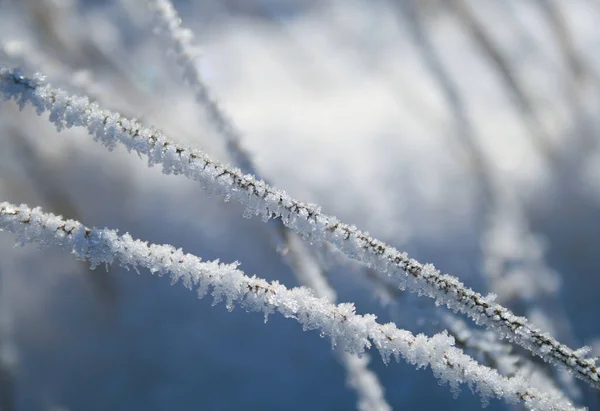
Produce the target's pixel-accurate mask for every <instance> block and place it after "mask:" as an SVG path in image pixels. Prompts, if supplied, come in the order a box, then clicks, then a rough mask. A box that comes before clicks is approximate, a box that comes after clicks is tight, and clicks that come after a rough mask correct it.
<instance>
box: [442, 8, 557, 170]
mask: <svg viewBox="0 0 600 411" xmlns="http://www.w3.org/2000/svg"><path fill="white" fill-rule="evenodd" d="M448 5H449V6H450V7H451V9H452V10H453V11H454V12H455V15H456V17H457V18H458V20H459V22H460V23H461V25H462V26H463V27H465V28H466V29H467V30H468V32H469V33H470V34H471V37H472V38H473V40H474V41H475V43H476V44H477V46H478V47H479V49H480V50H481V52H482V53H483V54H484V55H485V56H486V57H487V58H488V60H489V61H490V62H491V63H492V67H493V68H494V69H495V70H496V72H497V73H498V75H499V76H500V78H501V80H502V82H503V83H504V85H505V86H506V88H507V90H508V91H509V92H510V96H511V97H512V100H513V102H514V104H515V105H516V106H517V113H518V114H519V115H520V116H521V119H522V120H523V123H524V124H525V125H526V127H527V128H528V130H529V136H530V137H531V140H532V143H533V144H534V145H535V147H536V148H537V149H538V150H539V152H540V153H541V154H542V156H543V157H544V158H545V159H546V160H547V161H549V162H550V164H553V163H554V162H555V160H556V152H555V150H554V148H553V147H551V145H550V144H551V143H550V138H549V133H548V132H547V131H546V130H545V129H544V127H543V125H542V124H541V122H540V121H539V119H538V116H537V113H536V110H535V104H534V102H533V101H532V100H531V98H530V96H529V95H528V93H527V92H526V91H525V88H524V87H523V85H522V84H521V82H520V81H519V80H518V79H517V77H516V76H515V75H514V74H513V72H512V69H511V67H510V63H509V62H508V60H507V59H506V57H505V56H504V55H503V54H502V52H501V51H500V49H499V48H498V46H497V45H496V44H495V43H494V41H493V40H492V38H491V37H490V35H489V34H488V32H487V30H486V29H485V28H484V27H483V25H482V24H481V23H480V21H479V20H478V19H477V17H476V16H475V14H474V13H473V12H472V10H471V8H470V6H469V5H468V4H467V2H466V1H465V0H450V1H449V2H448Z"/></svg>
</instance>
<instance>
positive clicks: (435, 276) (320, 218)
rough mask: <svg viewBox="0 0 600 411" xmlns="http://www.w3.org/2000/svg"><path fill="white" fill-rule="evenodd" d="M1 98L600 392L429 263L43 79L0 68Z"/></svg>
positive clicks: (581, 359)
mask: <svg viewBox="0 0 600 411" xmlns="http://www.w3.org/2000/svg"><path fill="white" fill-rule="evenodd" d="M0 94H1V95H2V96H3V98H4V99H11V98H12V99H14V100H16V102H17V103H18V104H19V106H21V107H24V106H25V104H28V103H29V104H31V105H33V106H34V107H35V108H36V109H37V111H38V113H40V114H41V113H42V112H45V111H49V112H50V121H52V122H53V123H54V124H55V125H56V127H57V129H58V130H61V129H63V128H65V127H74V126H82V127H87V128H88V130H89V132H90V133H91V134H93V135H94V136H95V137H94V139H95V140H97V141H99V142H101V143H102V144H103V145H105V146H106V147H107V148H108V149H113V148H114V147H116V145H117V143H121V144H123V145H125V146H126V147H127V148H128V150H134V151H136V152H137V153H138V154H140V155H141V154H144V155H146V156H148V163H149V165H154V164H162V165H163V172H164V173H166V174H183V175H185V176H186V177H188V178H190V179H193V180H196V181H199V182H201V183H202V184H203V185H204V187H205V188H206V189H207V190H209V191H210V192H215V193H221V194H224V195H225V196H227V197H228V198H232V199H235V200H236V201H239V202H240V203H242V204H244V205H246V207H247V211H246V212H247V213H248V214H255V215H261V216H262V218H263V219H264V220H265V221H267V220H269V219H270V218H276V217H280V218H281V219H282V221H283V223H284V224H285V225H286V226H288V227H290V228H292V229H293V230H294V231H296V232H297V233H299V234H301V235H302V236H304V237H305V238H307V239H310V240H311V241H313V242H317V243H319V242H323V241H329V242H330V243H332V244H333V245H335V246H336V247H338V248H339V249H340V250H342V251H343V252H344V253H346V254H347V255H348V256H351V257H353V258H356V259H358V260H360V261H362V262H364V263H365V264H367V265H368V266H370V267H372V268H374V269H376V270H378V271H381V272H385V273H388V275H391V276H395V277H396V280H398V282H399V283H400V286H401V287H403V288H407V289H409V290H411V291H413V292H417V293H419V294H420V295H426V296H429V297H431V298H433V299H435V300H436V301H437V302H438V303H439V304H445V305H447V306H448V307H450V308H451V309H453V310H455V311H460V312H463V313H465V314H467V315H468V316H470V317H471V318H472V319H474V320H475V321H476V322H477V323H479V324H483V325H485V326H486V327H488V328H490V329H492V330H494V331H495V332H497V333H498V334H499V335H501V336H503V337H506V338H508V339H510V340H512V341H514V342H516V343H518V344H519V345H521V346H522V347H524V348H526V349H528V350H530V351H532V352H533V353H535V354H537V355H539V356H540V357H542V358H543V359H545V360H546V361H549V362H552V363H555V364H558V365H562V366H564V367H566V368H567V369H569V370H571V371H572V372H573V373H575V375H577V376H578V377H579V378H581V379H583V380H585V381H586V382H588V383H589V384H591V385H592V386H594V387H596V388H600V370H598V368H597V366H596V363H595V361H594V360H592V359H588V358H586V357H585V356H584V355H582V354H580V353H578V352H576V351H574V350H572V349H571V348H569V347H567V346H565V345H563V344H561V343H559V342H558V341H556V340H555V339H554V338H553V337H552V336H550V335H549V334H547V333H544V332H542V331H540V330H539V329H537V328H535V327H534V326H533V325H531V324H529V322H528V321H527V319H526V318H523V317H518V316H515V315H514V314H513V313H512V312H511V311H510V310H508V309H506V308H505V307H503V306H501V305H499V304H496V303H494V301H493V298H492V297H489V296H488V297H485V296H483V295H481V294H479V293H476V292H474V291H473V290H471V289H470V288H468V287H466V286H465V285H464V284H463V283H461V282H460V281H459V280H458V279H457V278H456V277H452V276H450V275H447V274H442V273H440V271H439V270H437V269H436V268H435V267H434V266H433V265H432V264H421V263H419V262H418V261H416V260H414V259H411V258H410V257H408V255H407V254H406V253H401V252H399V251H398V250H396V249H395V248H393V247H391V246H389V245H387V244H385V243H384V242H382V241H379V240H377V239H375V238H373V237H371V236H370V235H369V234H368V233H365V232H362V231H360V230H358V229H357V228H356V227H355V226H350V225H348V224H344V223H342V222H340V221H339V220H338V219H337V218H335V217H333V216H330V215H327V214H325V213H323V212H321V209H320V208H319V207H318V206H316V205H311V204H305V203H303V202H301V201H299V200H296V199H294V198H293V197H290V196H289V195H288V194H287V193H285V192H284V191H281V190H278V189H276V188H274V187H271V186H269V185H267V184H266V183H265V182H264V181H261V180H257V179H256V178H254V177H253V176H251V175H244V174H243V173H242V172H241V171H240V170H239V169H237V168H232V167H229V166H226V165H223V164H220V163H218V162H216V161H214V160H212V159H211V158H210V157H209V156H208V155H207V154H206V153H204V152H203V151H201V150H199V149H192V148H188V147H185V146H184V145H181V144H178V143H176V142H174V141H172V140H169V139H168V138H167V137H166V136H165V135H164V134H163V133H162V132H161V131H159V130H156V129H152V128H147V127H144V126H142V124H140V123H139V122H137V121H136V120H129V119H126V118H123V117H121V116H120V115H119V113H116V112H112V111H109V110H104V109H102V108H100V107H99V106H98V105H97V104H95V103H90V102H89V101H88V99H87V98H86V97H80V96H70V95H68V94H67V93H66V92H64V91H62V90H60V89H55V88H53V87H52V86H50V85H48V84H44V82H43V77H42V76H40V75H37V76H35V77H34V78H28V77H24V76H22V75H21V74H20V73H16V72H14V71H11V70H7V69H1V70H0Z"/></svg>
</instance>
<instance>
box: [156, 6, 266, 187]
mask: <svg viewBox="0 0 600 411" xmlns="http://www.w3.org/2000/svg"><path fill="white" fill-rule="evenodd" d="M148 5H149V6H150V8H151V10H152V11H153V12H154V16H155V24H156V30H157V31H161V32H164V33H165V36H164V37H165V38H166V39H168V41H169V42H170V44H171V48H172V51H173V53H175V56H176V59H177V63H178V64H179V65H180V66H181V68H182V69H183V78H184V80H185V81H186V82H187V83H188V84H189V85H190V86H191V87H192V89H193V90H194V95H195V96H196V100H197V101H198V103H199V104H200V105H201V106H202V107H204V109H205V111H206V114H207V115H208V120H209V121H210V122H211V123H212V125H213V126H214V127H215V128H216V129H217V131H218V132H219V134H220V135H221V136H222V137H223V138H224V139H225V142H226V143H227V150H228V151H229V153H230V154H231V155H232V156H233V159H234V162H235V164H236V165H237V166H238V167H240V168H241V170H242V171H243V172H244V173H248V174H254V175H256V170H255V168H254V165H253V164H252V162H251V161H250V156H249V155H248V153H246V150H245V149H244V147H243V146H242V145H241V144H240V133H239V131H237V130H236V129H235V127H234V125H233V123H232V121H231V120H230V119H229V118H228V117H227V115H226V114H225V112H223V110H221V108H220V107H219V103H218V102H217V100H215V99H214V98H213V97H212V96H211V92H210V89H209V88H208V86H207V85H206V84H205V83H204V81H203V80H202V76H201V75H200V71H199V67H198V65H197V64H196V61H195V60H196V59H197V57H198V54H199V53H198V47H196V46H194V44H193V38H194V35H193V32H192V31H191V30H189V29H187V28H184V27H182V26H181V18H180V17H179V15H178V13H177V10H176V9H175V8H174V7H173V4H172V3H171V2H170V1H166V0H149V1H148Z"/></svg>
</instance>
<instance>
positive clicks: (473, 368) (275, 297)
mask: <svg viewBox="0 0 600 411" xmlns="http://www.w3.org/2000/svg"><path fill="white" fill-rule="evenodd" d="M0 229H1V230H6V231H10V232H12V233H15V234H16V236H17V241H18V243H19V244H21V245H23V244H27V243H35V244H38V245H40V246H59V247H62V248H63V249H67V250H70V251H71V252H72V253H73V254H74V255H75V256H76V257H77V258H79V259H83V260H86V261H89V263H90V264H91V266H92V268H94V267H96V266H98V265H103V264H112V263H113V262H115V261H118V262H119V263H120V264H121V265H122V266H125V267H133V268H136V270H137V267H144V268H147V269H149V270H150V271H151V272H152V273H157V274H158V275H165V274H167V275H169V276H170V277H171V280H172V283H176V282H178V281H180V280H181V281H182V283H183V284H184V286H186V287H187V288H188V289H196V290H197V292H198V295H199V297H203V296H204V295H206V294H207V293H208V292H210V293H211V295H212V296H213V298H214V301H215V303H218V302H221V301H225V303H226V305H227V308H228V309H229V310H231V309H233V307H234V304H235V303H237V304H239V305H240V306H242V307H243V308H245V309H246V310H247V311H262V312H264V314H265V316H268V315H269V314H271V313H274V312H278V313H280V314H281V315H283V316H284V317H286V318H292V319H295V320H296V321H298V322H299V323H300V324H301V325H302V327H303V329H304V330H319V331H320V332H321V333H322V334H323V335H326V336H328V337H329V338H330V339H331V342H332V346H334V347H335V346H339V347H340V348H341V349H343V350H344V351H346V352H348V353H350V354H362V353H364V352H365V350H366V349H369V348H371V347H373V346H374V347H375V348H376V349H377V350H378V351H379V352H380V353H381V356H382V358H383V359H384V361H386V362H387V361H389V359H390V358H391V357H392V356H393V357H395V359H396V360H397V361H399V359H400V357H402V358H403V359H404V360H405V361H406V362H407V363H409V364H412V365H415V366H416V367H417V368H422V367H427V366H429V367H430V368H431V370H432V372H433V373H434V375H435V376H436V378H438V379H440V381H441V382H444V383H447V384H449V385H450V387H451V388H452V390H453V391H454V392H455V393H457V391H458V387H459V385H460V384H468V385H469V386H470V387H471V388H472V389H473V390H474V391H477V392H478V393H479V395H480V396H481V398H482V400H483V401H484V403H487V401H488V399H489V398H491V397H498V398H502V399H504V400H505V401H507V402H508V403H519V402H520V403H522V404H523V405H525V406H526V407H528V408H531V409H536V410H572V409H575V408H574V407H573V406H572V405H571V404H570V403H569V402H568V401H565V400H564V399H563V398H562V397H560V396H557V395H554V394H552V393H544V392H541V391H539V390H537V389H535V388H533V387H531V386H530V385H529V382H528V381H527V380H526V379H525V378H523V377H522V376H515V377H512V378H506V377H503V376H501V375H500V374H498V372H497V371H496V370H492V369H490V368H487V367H485V366H482V365H480V364H478V363H477V362H476V361H474V360H473V359H472V358H471V357H469V356H467V355H465V354H464V353H463V352H462V351H461V350H460V349H458V348H457V347H455V346H454V339H453V338H452V337H450V336H449V335H448V334H447V333H446V332H443V333H440V334H436V335H434V336H433V337H431V338H429V337H426V336H425V335H423V334H419V335H413V334H412V333H410V332H409V331H406V330H401V329H398V328H396V326H395V325H394V324H393V323H388V324H379V323H378V322H377V321H376V317H375V316H374V315H371V314H366V315H358V314H356V313H355V308H354V305H353V304H349V303H344V304H337V305H334V304H331V303H330V302H328V301H327V300H326V299H323V298H317V297H315V296H314V294H313V292H312V291H311V290H309V289H307V288H304V287H298V288H293V289H287V288H286V287H285V286H283V285H281V284H279V283H278V282H277V281H274V282H271V283H269V282H267V281H266V280H264V279H261V278H257V277H256V276H252V277H249V276H247V275H245V274H244V273H243V272H242V271H241V270H239V269H238V263H233V264H223V263H220V262H219V261H209V262H203V261H201V259H200V258H198V257H196V256H194V255H191V254H186V253H184V252H183V251H182V250H181V249H176V248H175V247H172V246H170V245H155V244H148V243H147V242H144V241H140V240H135V239H133V238H132V237H131V236H130V235H129V234H124V235H119V234H118V233H117V232H116V231H115V230H110V229H97V228H88V227H85V226H84V225H82V224H81V223H80V222H78V221H74V220H64V219H63V218H62V217H58V216H55V215H53V214H48V213H44V212H42V211H41V209H40V208H34V209H31V208H29V207H27V206H25V205H21V206H15V205H12V204H9V203H0Z"/></svg>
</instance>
